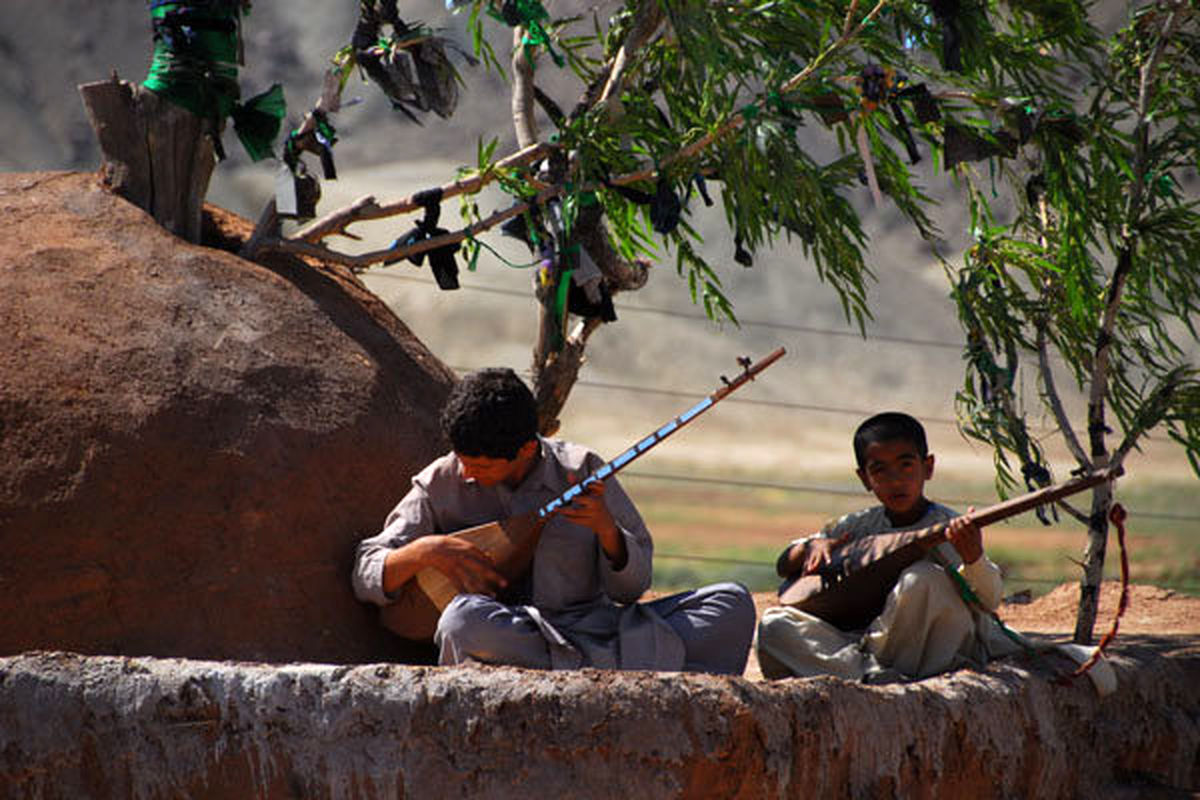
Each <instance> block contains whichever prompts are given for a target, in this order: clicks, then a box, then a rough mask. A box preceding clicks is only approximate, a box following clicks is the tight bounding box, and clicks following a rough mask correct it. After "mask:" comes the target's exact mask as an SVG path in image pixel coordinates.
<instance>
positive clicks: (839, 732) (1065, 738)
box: [0, 639, 1200, 798]
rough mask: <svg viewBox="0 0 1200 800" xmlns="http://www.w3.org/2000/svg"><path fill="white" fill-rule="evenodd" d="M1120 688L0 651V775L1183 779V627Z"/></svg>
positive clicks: (301, 785) (1108, 784) (988, 790)
mask: <svg viewBox="0 0 1200 800" xmlns="http://www.w3.org/2000/svg"><path fill="white" fill-rule="evenodd" d="M1112 663H1113V665H1114V668H1115V669H1116V672H1117V674H1118V677H1119V680H1120V687H1119V689H1118V691H1117V692H1115V693H1114V694H1111V695H1109V696H1107V697H1103V698H1101V697H1099V696H1097V694H1096V693H1095V692H1094V691H1093V690H1092V688H1091V685H1090V683H1089V682H1088V681H1086V680H1081V681H1075V682H1073V683H1070V684H1069V685H1061V684H1060V683H1057V682H1055V680H1054V673H1055V672H1056V671H1057V670H1058V669H1060V668H1062V667H1063V664H1058V663H1052V662H1050V661H1048V660H1042V661H1039V662H1033V663H1029V662H1026V663H1024V664H1023V663H1020V662H1019V661H1017V662H1012V663H1002V664H996V665H993V666H992V667H990V668H989V669H988V670H987V671H986V672H984V673H975V672H965V671H964V672H959V673H956V674H954V675H950V676H945V677H941V678H936V679H931V680H927V681H924V682H921V683H916V684H910V685H891V686H879V687H871V686H862V685H854V684H848V683H845V682H843V681H840V680H837V679H833V678H827V679H814V680H794V681H784V682H778V683H757V682H751V681H747V680H745V679H741V678H716V677H710V676H697V675H680V674H675V673H613V672H604V671H598V670H583V671H579V672H566V673H539V672H531V671H525V670H518V669H508V668H486V667H478V668H454V669H448V668H447V669H441V668H433V667H409V666H397V665H390V664H372V665H362V666H353V667H347V666H331V665H315V664H292V665H265V664H247V663H231V662H208V661H191V660H180V659H154V658H123V657H114V656H80V655H75V654H69V653H57V652H35V653H26V654H22V655H18V656H13V657H8V658H2V659H0V795H2V796H3V797H39V798H58V797H71V798H76V797H91V798H103V797H122V798H125V797H132V798H160V797H195V796H203V797H208V798H224V797H228V798H245V797H251V796H258V797H267V798H282V797H304V798H326V797H328V798H351V797H370V798H374V797H386V798H401V797H421V798H439V797H447V798H460V797H487V798H505V797H521V798H525V797H529V796H530V795H531V794H533V795H535V796H545V797H572V798H614V797H618V798H620V797H630V798H632V797H639V798H674V797H744V798H774V797H796V796H805V797H974V798H984V797H998V798H999V797H1022V798H1036V797H1046V798H1063V797H1105V796H1145V795H1144V794H1142V792H1157V793H1162V792H1165V794H1152V796H1174V795H1175V792H1176V791H1179V792H1183V791H1185V790H1187V789H1193V790H1194V789H1197V788H1200V648H1198V647H1197V646H1196V643H1195V640H1189V641H1183V640H1168V639H1159V640H1155V641H1149V640H1141V641H1135V642H1129V641H1126V642H1125V643H1124V644H1123V645H1122V647H1121V648H1119V650H1118V651H1117V652H1116V653H1115V654H1114V657H1113V658H1112Z"/></svg>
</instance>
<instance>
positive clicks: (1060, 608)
mask: <svg viewBox="0 0 1200 800" xmlns="http://www.w3.org/2000/svg"><path fill="white" fill-rule="evenodd" d="M1120 596H1121V585H1120V584H1119V583H1118V582H1116V581H1107V582H1105V584H1104V586H1103V587H1102V589H1101V593H1100V609H1099V613H1098V616H1097V618H1096V628H1095V635H1096V640H1097V641H1099V639H1100V637H1101V636H1103V635H1104V634H1105V633H1107V632H1108V630H1109V629H1110V628H1111V627H1112V624H1113V619H1114V616H1115V614H1116V610H1117V603H1118V600H1119V598H1120ZM754 602H755V605H756V606H757V608H758V614H759V616H760V617H761V616H762V612H763V610H764V609H767V608H770V607H771V606H773V605H777V601H776V597H775V593H774V592H758V593H756V594H755V595H754ZM1078 604H1079V584H1077V583H1064V584H1062V585H1061V586H1058V587H1057V588H1055V589H1054V590H1052V591H1050V592H1048V593H1047V594H1045V595H1043V596H1041V597H1039V598H1038V599H1037V600H1035V601H1033V602H1031V603H1024V604H1016V603H1005V604H1004V605H1002V606H1001V607H1000V617H1001V618H1002V619H1003V620H1004V621H1005V623H1006V624H1008V626H1009V627H1011V628H1013V629H1015V630H1018V631H1024V632H1029V633H1048V634H1062V635H1063V638H1064V640H1066V639H1069V638H1070V635H1071V633H1072V631H1073V630H1074V628H1075V611H1076V608H1077V607H1078ZM1122 633H1126V634H1154V635H1184V636H1193V637H1194V636H1197V635H1200V597H1191V596H1189V595H1184V594H1180V593H1178V592H1175V591H1172V590H1170V589H1161V588H1159V587H1157V586H1147V585H1144V584H1133V585H1131V586H1130V587H1129V601H1128V605H1127V607H1126V609H1125V613H1124V614H1123V615H1122V616H1121V618H1120V622H1119V627H1118V632H1117V639H1118V641H1119V640H1120V636H1121V634H1122ZM745 676H746V677H747V678H751V679H754V680H761V679H762V672H761V671H760V670H759V667H758V660H757V659H756V658H755V657H754V653H753V651H752V652H751V654H750V663H749V664H747V666H746V672H745Z"/></svg>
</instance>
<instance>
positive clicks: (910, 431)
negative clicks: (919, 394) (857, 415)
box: [854, 411, 929, 469]
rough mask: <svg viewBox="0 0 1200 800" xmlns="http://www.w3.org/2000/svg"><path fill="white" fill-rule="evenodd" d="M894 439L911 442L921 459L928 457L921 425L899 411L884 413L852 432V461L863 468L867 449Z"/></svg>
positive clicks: (923, 430) (923, 429)
mask: <svg viewBox="0 0 1200 800" xmlns="http://www.w3.org/2000/svg"><path fill="white" fill-rule="evenodd" d="M896 439H903V440H905V441H907V442H911V443H912V444H913V445H914V446H915V447H916V448H917V452H918V453H919V454H920V456H921V458H924V457H925V456H927V455H929V445H928V444H927V443H926V441H925V428H923V427H922V426H921V423H919V422H917V420H916V419H914V418H913V417H910V416H909V415H908V414H905V413H902V412H900V411H885V412H883V413H882V414H876V415H875V416H873V417H871V418H870V419H868V420H866V421H865V422H863V424H861V425H859V426H858V430H856V431H855V432H854V459H855V461H857V462H858V468H859V469H862V468H863V462H864V461H866V458H867V447H869V446H870V445H872V444H874V443H875V442H891V441H895V440H896Z"/></svg>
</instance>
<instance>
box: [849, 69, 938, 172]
mask: <svg viewBox="0 0 1200 800" xmlns="http://www.w3.org/2000/svg"><path fill="white" fill-rule="evenodd" d="M858 87H859V92H860V93H861V94H862V107H863V110H865V111H874V110H875V109H877V108H878V107H879V106H880V105H886V106H887V107H888V108H889V109H890V110H891V112H892V118H893V119H895V120H896V128H897V130H898V131H899V134H900V141H901V142H902V143H903V144H904V149H905V150H906V151H907V152H908V160H909V162H910V163H912V164H916V163H919V162H920V160H921V152H920V151H919V150H917V142H916V140H915V139H913V135H912V130H911V129H910V128H909V127H908V117H906V116H905V115H904V109H903V108H901V106H900V98H901V97H907V96H909V95H912V96H914V97H916V98H919V97H920V96H921V93H922V92H924V95H925V96H926V97H928V98H929V100H933V98H932V97H931V96H930V95H929V91H928V90H927V89H925V85H924V84H920V85H919V86H909V85H908V78H907V77H906V76H905V75H904V74H902V73H899V72H896V71H895V70H894V69H892V68H891V67H883V66H881V65H879V64H867V65H866V66H864V67H863V69H862V73H861V74H860V75H859V77H858ZM933 112H934V113H937V114H938V115H939V116H940V112H939V111H937V104H936V101H934V102H933ZM924 113H926V114H928V113H930V111H929V108H928V104H926V107H925V109H924ZM917 117H918V119H921V113H920V112H919V113H918V115H917ZM922 122H924V120H922Z"/></svg>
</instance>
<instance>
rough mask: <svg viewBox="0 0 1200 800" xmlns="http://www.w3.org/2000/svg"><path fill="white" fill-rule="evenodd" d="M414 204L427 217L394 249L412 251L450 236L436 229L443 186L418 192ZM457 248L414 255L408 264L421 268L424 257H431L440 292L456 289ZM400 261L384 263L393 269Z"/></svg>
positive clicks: (394, 245) (452, 246)
mask: <svg viewBox="0 0 1200 800" xmlns="http://www.w3.org/2000/svg"><path fill="white" fill-rule="evenodd" d="M413 201H414V202H415V203H416V204H417V205H419V206H421V207H422V208H424V209H425V216H424V218H423V219H421V221H420V222H418V223H417V225H416V227H415V228H413V229H412V230H410V231H409V232H408V233H406V234H404V235H403V236H401V237H400V238H399V239H396V240H395V241H394V242H392V248H393V249H398V248H401V247H410V246H412V245H414V244H417V243H419V242H423V241H426V240H427V239H433V238H435V237H437V236H444V235H446V234H447V233H449V231H448V230H446V229H445V228H439V227H437V224H438V219H439V218H440V217H441V213H442V189H441V187H440V186H439V187H435V188H433V189H426V190H425V191H423V192H418V193H417V194H415V195H413ZM458 248H459V244H458V242H451V243H450V244H447V245H443V246H442V247H439V248H437V249H436V250H429V251H427V252H425V253H416V254H414V255H411V256H409V257H408V261H409V263H410V264H415V265H416V266H418V267H419V266H421V265H422V264H424V263H425V256H426V255H428V256H429V268H430V269H431V270H433V277H434V279H435V280H436V281H437V285H438V288H440V289H443V290H451V289H457V288H458V262H457V261H456V260H455V259H454V254H455V253H457V252H458ZM400 260H401V259H399V258H393V259H390V260H388V261H384V262H383V263H384V264H385V265H391V264H395V263H397V262H398V261H400Z"/></svg>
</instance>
